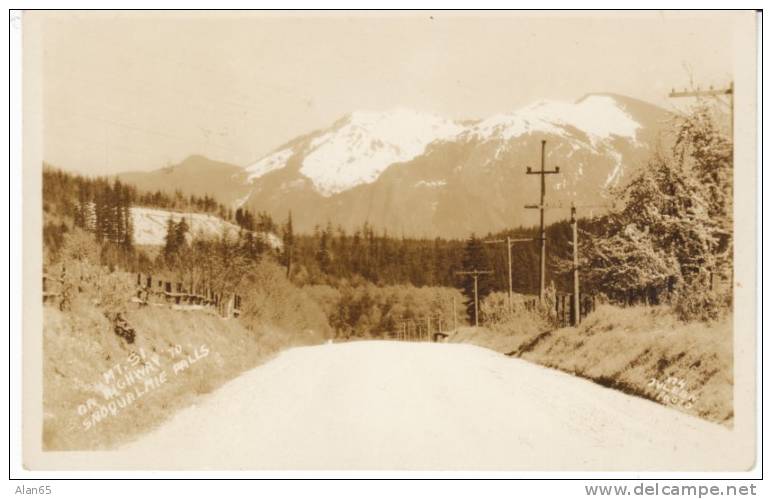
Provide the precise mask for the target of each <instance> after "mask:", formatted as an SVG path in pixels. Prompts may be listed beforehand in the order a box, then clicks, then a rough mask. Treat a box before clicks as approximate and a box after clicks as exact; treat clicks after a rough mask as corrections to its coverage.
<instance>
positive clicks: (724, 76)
mask: <svg viewBox="0 0 772 499" xmlns="http://www.w3.org/2000/svg"><path fill="white" fill-rule="evenodd" d="M733 15H734V14H727V13H712V14H708V15H705V14H696V13H689V14H686V15H684V14H674V13H668V14H658V13H646V14H643V15H642V14H636V13H622V14H616V15H600V14H598V13H583V14H574V15H573V16H572V17H567V14H562V16H561V17H558V16H555V15H552V16H550V17H543V15H537V14H526V13H505V14H502V13H477V14H475V13H463V14H460V13H449V12H445V13H443V12H438V13H418V12H412V13H408V14H397V13H393V12H392V13H382V14H372V13H371V14H367V15H366V14H353V15H352V14H344V13H316V14H306V15H300V14H294V15H292V16H287V15H279V14H266V13H232V12H231V13H217V14H203V13H184V12H173V13H160V12H155V13H144V14H143V13H133V14H129V15H126V14H116V13H94V12H87V13H82V14H74V13H70V14H67V15H57V16H52V17H50V18H47V19H46V21H45V22H44V23H43V24H42V26H43V30H42V36H43V38H42V42H43V48H44V56H43V64H42V67H43V92H44V104H43V105H44V107H43V109H44V111H43V116H44V144H45V146H44V157H45V159H46V160H47V161H49V162H51V163H53V164H55V165H57V166H61V167H64V168H67V169H70V170H77V171H80V172H84V173H88V174H107V173H114V172H118V171H124V170H150V169H155V168H159V167H162V166H165V165H166V164H169V163H174V162H177V161H180V160H182V159H184V158H185V157H186V156H188V155H191V154H203V155H205V156H208V157H211V158H213V159H217V160H222V161H227V162H230V163H234V164H237V165H242V166H246V165H248V164H250V163H252V162H254V161H256V160H257V159H259V158H260V157H261V156H263V155H265V154H266V153H268V152H270V151H271V150H272V149H274V148H276V147H277V146H279V145H281V144H282V143H284V142H286V141H288V140H291V139H292V138H294V137H296V136H298V135H300V134H303V133H307V132H309V131H312V130H314V129H318V128H323V127H326V126H329V125H330V124H331V123H332V122H334V121H335V120H336V119H338V118H339V117H340V116H342V115H343V114H345V113H348V112H350V111H353V110H360V109H362V110H388V109H393V108H396V107H407V108H413V109H416V110H421V111H427V112H433V113H436V114H440V115H442V116H446V117H449V118H453V119H467V118H482V117H487V116H490V115H492V114H496V113H501V112H506V111H511V110H515V109H517V108H518V107H520V106H523V105H526V104H528V103H530V102H533V101H535V100H538V99H560V100H569V101H574V100H576V99H578V98H580V97H581V96H582V95H584V94H586V93H589V92H615V93H621V94H625V95H629V96H632V97H636V98H639V99H643V100H647V101H649V102H652V103H655V104H658V105H662V106H668V105H670V104H669V103H668V99H667V93H668V92H669V91H670V89H671V87H673V86H684V84H686V83H688V80H689V74H690V73H691V74H692V75H693V76H694V78H695V80H696V81H697V82H698V83H700V84H703V85H705V86H707V85H710V84H713V85H723V84H726V83H727V82H728V81H729V80H731V77H732V57H731V54H732V51H733V46H732V40H731V39H730V33H731V29H729V26H730V24H731V21H732V16H733Z"/></svg>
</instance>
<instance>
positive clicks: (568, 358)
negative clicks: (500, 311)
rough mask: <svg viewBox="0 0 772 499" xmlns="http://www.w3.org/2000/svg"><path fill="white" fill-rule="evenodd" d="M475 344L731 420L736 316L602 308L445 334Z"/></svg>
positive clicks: (522, 316) (709, 416)
mask: <svg viewBox="0 0 772 499" xmlns="http://www.w3.org/2000/svg"><path fill="white" fill-rule="evenodd" d="M448 341H452V342H464V343H472V344H476V345H479V346H483V347H486V348H490V349H492V350H496V351H499V352H502V353H504V354H507V355H511V356H516V357H520V358H523V359H525V360H529V361H531V362H535V363H537V364H541V365H544V366H547V367H551V368H555V369H560V370H562V371H566V372H569V373H572V374H575V375H578V376H582V377H584V378H587V379H590V380H593V381H595V382H597V383H599V384H602V385H604V386H607V387H611V388H615V389H618V390H621V391H623V392H625V393H628V394H631V395H636V396H639V397H644V398H647V399H650V400H654V401H657V402H659V403H662V404H664V405H667V406H670V407H673V408H676V409H678V410H681V411H683V412H686V413H688V414H692V415H695V416H699V417H701V418H704V419H707V420H710V421H714V422H718V423H722V424H726V425H731V424H732V420H733V357H732V321H731V318H724V319H722V320H719V321H716V322H712V323H703V322H691V323H684V322H681V321H679V320H678V319H677V318H676V317H675V316H674V314H673V313H672V312H671V311H670V310H669V309H668V308H667V307H630V308H624V309H622V308H618V307H614V306H611V305H603V306H600V307H598V309H597V310H596V311H595V312H594V313H592V314H591V315H590V316H588V317H587V318H586V319H585V320H584V321H583V322H582V324H581V325H580V326H579V327H578V328H573V327H568V328H561V329H556V330H550V327H549V325H548V324H546V323H545V322H544V321H542V320H541V319H539V318H538V316H536V315H535V314H530V313H527V312H522V313H520V314H518V316H517V317H516V318H514V319H512V320H509V321H507V322H505V323H501V324H496V325H494V326H492V327H491V329H486V328H462V329H459V330H458V331H456V333H455V334H453V335H451V337H450V338H448Z"/></svg>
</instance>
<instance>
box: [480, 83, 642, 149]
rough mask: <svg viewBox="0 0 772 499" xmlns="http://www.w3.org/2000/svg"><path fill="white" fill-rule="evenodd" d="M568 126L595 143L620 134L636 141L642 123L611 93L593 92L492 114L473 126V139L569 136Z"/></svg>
mask: <svg viewBox="0 0 772 499" xmlns="http://www.w3.org/2000/svg"><path fill="white" fill-rule="evenodd" d="M566 127H573V128H575V129H577V130H580V131H582V132H584V133H585V134H587V136H588V137H589V138H590V140H591V141H592V142H593V143H596V142H598V141H602V140H606V139H609V138H611V137H612V136H618V137H622V138H626V139H629V140H632V141H634V140H635V138H636V133H637V130H638V129H639V128H640V127H641V125H640V123H638V122H637V121H635V120H634V119H633V118H632V116H631V115H630V114H628V113H627V111H626V110H625V108H624V106H622V105H620V103H619V102H617V100H616V99H615V98H614V97H613V96H611V95H603V94H592V95H587V96H585V97H583V98H582V99H580V100H578V101H576V102H573V103H571V102H564V101H557V100H539V101H537V102H534V103H532V104H529V105H527V106H524V107H522V108H520V109H518V110H517V111H514V112H511V113H505V114H499V115H495V116H492V117H491V118H488V119H486V120H483V121H481V122H480V123H478V124H477V125H476V126H474V127H472V128H471V129H470V130H469V132H468V133H467V136H468V137H469V138H474V139H482V140H490V139H501V140H510V139H512V138H515V137H519V136H520V135H523V134H530V133H535V132H536V133H546V134H553V135H559V136H566V135H567V131H566Z"/></svg>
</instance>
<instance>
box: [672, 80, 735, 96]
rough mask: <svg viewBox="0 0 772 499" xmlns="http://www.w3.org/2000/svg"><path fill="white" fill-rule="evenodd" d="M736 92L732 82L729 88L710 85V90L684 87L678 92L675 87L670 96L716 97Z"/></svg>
mask: <svg viewBox="0 0 772 499" xmlns="http://www.w3.org/2000/svg"><path fill="white" fill-rule="evenodd" d="M733 94H734V84H733V83H730V84H729V86H728V87H727V88H716V89H714V88H713V87H710V88H709V89H708V90H700V89H699V88H698V89H696V90H686V89H684V90H683V91H681V92H676V90H675V89H673V90H672V91H671V92H670V94H669V95H668V97H715V96H719V95H733Z"/></svg>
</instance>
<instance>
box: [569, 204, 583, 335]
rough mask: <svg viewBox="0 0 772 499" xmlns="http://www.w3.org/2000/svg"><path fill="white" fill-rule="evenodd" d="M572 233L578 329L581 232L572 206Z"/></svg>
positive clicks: (575, 318) (575, 314)
mask: <svg viewBox="0 0 772 499" xmlns="http://www.w3.org/2000/svg"><path fill="white" fill-rule="evenodd" d="M571 232H572V233H573V243H574V244H573V247H574V248H573V253H574V265H573V274H574V323H573V326H574V327H576V326H578V325H579V323H580V322H581V320H582V314H581V311H580V308H579V305H580V301H579V231H578V229H577V221H576V206H574V205H573V203H572V204H571Z"/></svg>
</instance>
